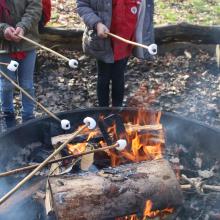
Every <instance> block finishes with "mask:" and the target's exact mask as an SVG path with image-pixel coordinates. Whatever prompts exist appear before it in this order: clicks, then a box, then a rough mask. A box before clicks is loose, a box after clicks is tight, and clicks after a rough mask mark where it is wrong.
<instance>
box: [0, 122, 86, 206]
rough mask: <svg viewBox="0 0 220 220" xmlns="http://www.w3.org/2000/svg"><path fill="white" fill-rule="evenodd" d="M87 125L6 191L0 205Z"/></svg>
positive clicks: (83, 127)
mask: <svg viewBox="0 0 220 220" xmlns="http://www.w3.org/2000/svg"><path fill="white" fill-rule="evenodd" d="M85 128H87V125H86V124H85V125H83V126H82V127H81V128H79V129H78V130H77V131H75V132H74V133H73V134H72V136H71V137H70V138H69V139H68V140H67V141H65V142H64V143H63V144H62V145H60V146H59V147H58V148H57V149H56V150H55V151H54V152H53V153H52V154H51V155H50V156H49V157H47V158H46V159H45V160H44V161H43V162H42V163H40V164H39V165H38V166H37V167H36V168H35V169H34V170H33V171H32V172H31V173H30V174H28V175H27V176H26V177H25V178H24V179H23V180H22V181H20V182H19V183H18V184H17V185H16V186H15V187H14V188H13V189H11V190H10V191H9V192H8V193H6V194H5V195H4V196H3V197H2V198H1V199H0V205H1V204H3V203H4V202H5V201H6V200H7V199H8V198H9V197H10V196H11V195H12V194H13V193H15V192H16V191H17V190H18V189H19V188H20V187H21V186H23V185H24V184H25V183H26V182H27V181H28V180H30V179H31V178H32V177H33V176H34V175H35V174H36V173H37V172H38V171H40V170H41V169H42V168H43V167H44V166H45V165H46V164H47V163H48V162H49V161H50V160H51V159H52V158H53V157H54V156H56V155H57V154H58V153H59V152H60V151H61V150H62V149H63V148H64V147H65V146H66V145H67V144H68V143H70V142H71V141H72V140H73V139H74V138H75V137H76V136H77V135H78V134H79V133H80V132H82V131H83V130H84V129H85Z"/></svg>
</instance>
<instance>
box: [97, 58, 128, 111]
mask: <svg viewBox="0 0 220 220" xmlns="http://www.w3.org/2000/svg"><path fill="white" fill-rule="evenodd" d="M127 62H128V58H125V59H122V60H119V61H116V62H114V63H104V62H102V61H100V60H97V69H98V83H97V95H98V102H99V106H102V107H103V106H109V86H110V82H112V93H111V94H112V106H122V103H123V98H124V83H125V80H124V72H125V69H126V65H127Z"/></svg>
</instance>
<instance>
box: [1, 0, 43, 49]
mask: <svg viewBox="0 0 220 220" xmlns="http://www.w3.org/2000/svg"><path fill="white" fill-rule="evenodd" d="M6 3H7V6H8V8H9V10H10V15H11V20H12V24H11V25H9V24H8V23H5V22H2V21H1V22H0V53H10V52H16V51H28V50H32V49H33V48H35V47H34V46H33V45H32V44H30V43H28V42H26V41H24V40H21V41H20V42H18V43H15V42H11V41H7V40H5V39H4V31H5V29H6V28H7V27H9V26H13V27H21V28H23V29H24V32H25V36H26V37H28V38H30V39H32V40H34V41H38V39H39V33H38V22H39V20H40V18H41V13H42V5H41V0H6Z"/></svg>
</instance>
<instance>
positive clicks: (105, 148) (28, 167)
mask: <svg viewBox="0 0 220 220" xmlns="http://www.w3.org/2000/svg"><path fill="white" fill-rule="evenodd" d="M118 147H119V143H118V142H116V143H115V144H113V145H110V146H106V147H102V148H98V149H94V150H90V151H86V152H83V153H79V154H75V155H69V156H66V157H61V158H59V159H56V160H50V161H48V162H47V163H46V165H49V164H52V163H57V162H60V161H63V160H67V159H73V158H78V157H81V156H84V155H87V154H92V153H97V152H101V151H106V150H111V149H114V148H116V149H119V148H118ZM38 166H39V164H34V165H30V166H26V167H21V168H17V169H14V170H10V171H8V172H5V173H0V177H6V176H10V175H13V174H17V173H20V172H25V171H29V170H33V169H35V168H36V167H38Z"/></svg>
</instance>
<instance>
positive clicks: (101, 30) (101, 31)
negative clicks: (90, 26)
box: [96, 22, 109, 38]
mask: <svg viewBox="0 0 220 220" xmlns="http://www.w3.org/2000/svg"><path fill="white" fill-rule="evenodd" d="M96 30H97V35H98V36H99V37H101V38H107V37H108V34H107V33H109V29H108V28H107V27H106V26H105V25H104V24H103V23H101V22H99V23H98V24H97V25H96Z"/></svg>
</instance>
